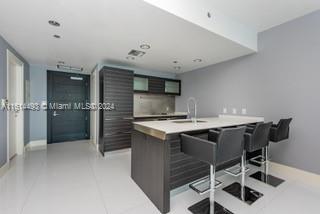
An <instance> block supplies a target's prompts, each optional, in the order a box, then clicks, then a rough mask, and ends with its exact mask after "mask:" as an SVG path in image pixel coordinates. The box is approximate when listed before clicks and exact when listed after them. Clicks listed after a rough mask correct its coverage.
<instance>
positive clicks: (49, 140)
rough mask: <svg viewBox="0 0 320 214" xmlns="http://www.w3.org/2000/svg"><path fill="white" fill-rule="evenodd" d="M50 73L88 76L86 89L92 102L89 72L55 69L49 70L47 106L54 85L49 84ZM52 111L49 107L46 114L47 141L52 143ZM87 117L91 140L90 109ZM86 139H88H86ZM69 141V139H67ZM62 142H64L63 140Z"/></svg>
mask: <svg viewBox="0 0 320 214" xmlns="http://www.w3.org/2000/svg"><path fill="white" fill-rule="evenodd" d="M49 73H51V74H54V73H60V74H66V75H79V76H83V77H86V78H88V87H87V91H86V96H87V98H88V99H87V100H88V101H89V102H90V101H91V100H90V99H91V97H90V93H91V92H90V89H91V88H90V83H91V82H90V78H91V77H90V76H91V75H89V74H83V73H73V72H72V73H71V72H64V71H55V70H47V106H48V108H49V97H50V96H51V95H52V87H50V84H49V82H50V80H51V79H50V78H51V76H50V75H49ZM50 113H51V111H50V110H49V109H47V114H46V116H47V143H48V144H52V143H53V142H52V131H51V130H52V118H51V116H50V115H49V114H50ZM87 118H88V120H87V127H88V128H87V129H88V138H87V139H88V140H90V135H91V134H90V131H91V124H90V121H91V119H90V118H91V113H90V111H88V112H87ZM84 140H86V139H84ZM66 142H67V141H66ZM61 143H62V142H61Z"/></svg>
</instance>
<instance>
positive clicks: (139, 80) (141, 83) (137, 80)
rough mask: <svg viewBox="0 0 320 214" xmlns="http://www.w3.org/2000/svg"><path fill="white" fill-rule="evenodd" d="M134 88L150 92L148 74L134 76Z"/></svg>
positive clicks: (137, 90)
mask: <svg viewBox="0 0 320 214" xmlns="http://www.w3.org/2000/svg"><path fill="white" fill-rule="evenodd" d="M133 88H134V91H136V92H148V91H149V78H148V77H146V76H134V81H133Z"/></svg>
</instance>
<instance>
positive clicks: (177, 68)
mask: <svg viewBox="0 0 320 214" xmlns="http://www.w3.org/2000/svg"><path fill="white" fill-rule="evenodd" d="M173 68H174V69H176V70H180V69H181V67H180V66H174V67H173Z"/></svg>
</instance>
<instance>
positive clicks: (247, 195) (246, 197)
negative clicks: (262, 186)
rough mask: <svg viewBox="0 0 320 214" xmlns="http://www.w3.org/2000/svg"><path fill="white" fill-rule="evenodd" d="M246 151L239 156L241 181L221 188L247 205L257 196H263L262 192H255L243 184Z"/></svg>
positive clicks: (255, 199)
mask: <svg viewBox="0 0 320 214" xmlns="http://www.w3.org/2000/svg"><path fill="white" fill-rule="evenodd" d="M245 161H246V153H245V152H244V154H243V155H242V157H241V183H239V182H234V183H233V184H231V185H229V186H227V187H225V188H223V190H224V191H226V192H227V193H229V194H231V195H232V196H234V197H236V198H238V199H239V200H241V201H243V202H245V203H247V204H248V205H251V204H253V203H254V202H256V201H257V200H258V199H259V198H261V197H262V196H263V194H262V193H260V192H257V191H255V190H253V189H251V188H249V187H247V186H246V185H245V178H246V165H245Z"/></svg>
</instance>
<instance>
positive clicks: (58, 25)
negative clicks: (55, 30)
mask: <svg viewBox="0 0 320 214" xmlns="http://www.w3.org/2000/svg"><path fill="white" fill-rule="evenodd" d="M49 24H50V25H52V26H55V27H60V23H59V22H57V21H54V20H50V21H49Z"/></svg>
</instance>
